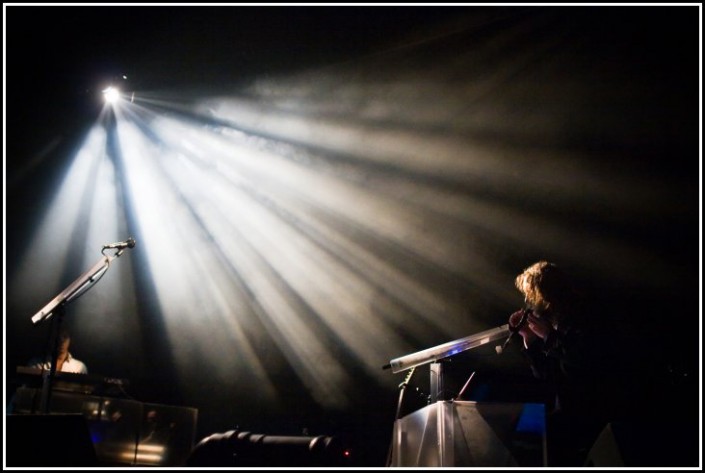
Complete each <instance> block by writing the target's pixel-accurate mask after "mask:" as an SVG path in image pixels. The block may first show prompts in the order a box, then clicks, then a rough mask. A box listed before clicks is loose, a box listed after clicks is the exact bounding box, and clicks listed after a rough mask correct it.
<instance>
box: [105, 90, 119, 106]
mask: <svg viewBox="0 0 705 473" xmlns="http://www.w3.org/2000/svg"><path fill="white" fill-rule="evenodd" d="M103 96H104V97H105V101H106V102H108V103H115V102H116V101H117V99H119V98H120V91H119V90H117V89H116V88H115V87H108V88H107V89H105V90H103Z"/></svg>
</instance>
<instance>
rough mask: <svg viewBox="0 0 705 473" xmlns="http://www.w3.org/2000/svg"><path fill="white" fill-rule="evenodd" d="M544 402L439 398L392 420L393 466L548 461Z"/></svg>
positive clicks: (534, 463)
mask: <svg viewBox="0 0 705 473" xmlns="http://www.w3.org/2000/svg"><path fill="white" fill-rule="evenodd" d="M544 420H545V416H544V406H543V404H521V403H485V402H483V403H476V402H472V401H438V402H436V403H435V404H430V405H428V406H426V407H424V408H422V409H419V410H418V411H416V412H413V413H411V414H409V415H407V416H406V417H403V418H401V419H398V420H397V421H396V422H395V423H394V431H393V434H392V458H391V464H390V466H395V467H459V466H463V467H531V466H537V467H538V466H545V465H546V427H545V421H544Z"/></svg>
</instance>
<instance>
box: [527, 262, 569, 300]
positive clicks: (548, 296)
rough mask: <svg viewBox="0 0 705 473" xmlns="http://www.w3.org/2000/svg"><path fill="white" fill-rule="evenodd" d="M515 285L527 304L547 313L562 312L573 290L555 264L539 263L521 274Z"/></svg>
mask: <svg viewBox="0 0 705 473" xmlns="http://www.w3.org/2000/svg"><path fill="white" fill-rule="evenodd" d="M514 285H515V286H516V287H517V289H519V292H521V293H522V294H524V297H525V299H526V302H527V303H529V304H531V305H532V306H534V307H536V308H540V309H543V310H545V311H553V312H560V311H561V309H562V308H563V307H564V306H565V305H566V304H568V303H569V301H570V298H571V297H572V295H573V290H572V286H571V284H570V282H569V281H568V278H567V276H566V274H565V273H564V272H563V271H562V270H561V269H560V268H558V266H556V265H555V264H553V263H549V262H548V261H539V262H538V263H534V264H532V265H531V266H529V267H528V268H526V269H525V270H524V271H523V272H522V273H521V274H519V275H518V276H517V277H516V279H515V281H514Z"/></svg>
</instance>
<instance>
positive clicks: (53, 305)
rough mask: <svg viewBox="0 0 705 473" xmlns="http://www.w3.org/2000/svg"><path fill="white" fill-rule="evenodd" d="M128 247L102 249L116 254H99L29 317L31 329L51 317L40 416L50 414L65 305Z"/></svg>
mask: <svg viewBox="0 0 705 473" xmlns="http://www.w3.org/2000/svg"><path fill="white" fill-rule="evenodd" d="M132 247H134V240H132V239H129V240H128V241H127V242H125V243H124V244H122V243H121V244H114V245H106V246H104V247H103V251H105V250H106V249H108V248H114V249H117V250H118V251H117V252H116V253H115V254H114V255H112V256H108V255H105V254H103V256H102V257H101V258H100V259H99V260H98V262H97V263H96V264H94V265H93V267H92V268H91V269H89V270H88V271H86V272H85V273H83V274H82V275H80V276H79V277H78V278H77V279H76V280H74V281H73V282H72V283H71V284H69V285H68V286H67V287H66V289H64V290H63V291H61V292H60V293H59V294H58V295H57V296H56V297H54V298H53V299H52V300H51V301H49V303H48V304H46V305H45V306H44V307H43V308H42V309H41V310H40V311H39V312H37V313H36V314H34V315H33V316H32V323H33V324H35V325H36V324H38V323H39V322H42V321H43V320H46V319H48V318H50V317H51V316H55V317H54V320H53V321H52V325H51V329H50V347H51V366H50V367H49V370H48V372H45V373H44V374H43V377H42V394H41V404H40V412H41V413H42V414H49V411H50V401H51V391H52V385H53V382H54V377H55V375H56V363H57V361H58V358H59V334H60V330H61V324H62V323H63V319H64V316H65V315H66V305H67V304H68V303H69V302H73V301H74V300H76V299H78V298H79V297H80V296H81V295H83V294H85V292H86V291H88V290H89V289H90V288H91V287H93V285H94V284H95V283H96V282H97V281H98V280H99V279H100V278H101V277H103V275H104V274H105V272H106V271H107V270H108V268H109V267H110V262H111V261H112V260H114V259H115V258H119V257H120V255H122V253H123V252H124V249H125V248H132Z"/></svg>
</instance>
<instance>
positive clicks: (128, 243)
mask: <svg viewBox="0 0 705 473" xmlns="http://www.w3.org/2000/svg"><path fill="white" fill-rule="evenodd" d="M134 247H135V240H134V239H133V238H128V239H127V240H125V241H119V242H117V243H109V244H107V245H103V249H104V250H105V249H107V248H115V249H116V250H124V249H125V248H134Z"/></svg>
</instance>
